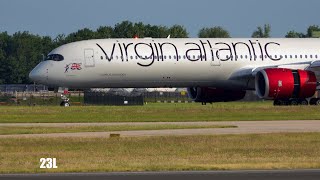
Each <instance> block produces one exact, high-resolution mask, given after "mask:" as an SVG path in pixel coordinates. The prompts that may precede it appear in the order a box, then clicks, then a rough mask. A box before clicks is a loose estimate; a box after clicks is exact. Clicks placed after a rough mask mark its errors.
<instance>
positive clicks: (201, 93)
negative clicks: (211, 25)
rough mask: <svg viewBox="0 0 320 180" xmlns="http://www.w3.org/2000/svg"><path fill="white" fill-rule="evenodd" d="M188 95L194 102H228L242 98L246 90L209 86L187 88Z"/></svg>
mask: <svg viewBox="0 0 320 180" xmlns="http://www.w3.org/2000/svg"><path fill="white" fill-rule="evenodd" d="M188 94H189V97H190V98H191V99H192V100H194V101H195V102H209V103H211V102H228V101H237V100H241V99H243V98H244V96H245V95H246V91H233V90H224V89H216V88H210V87H192V88H188Z"/></svg>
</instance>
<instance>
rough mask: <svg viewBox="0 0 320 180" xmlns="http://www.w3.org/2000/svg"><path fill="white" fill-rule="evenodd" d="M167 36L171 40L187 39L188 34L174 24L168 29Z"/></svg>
mask: <svg viewBox="0 0 320 180" xmlns="http://www.w3.org/2000/svg"><path fill="white" fill-rule="evenodd" d="M169 35H170V37H171V38H187V37H188V32H187V30H186V28H185V27H183V26H180V25H177V24H176V25H173V26H172V27H170V28H169Z"/></svg>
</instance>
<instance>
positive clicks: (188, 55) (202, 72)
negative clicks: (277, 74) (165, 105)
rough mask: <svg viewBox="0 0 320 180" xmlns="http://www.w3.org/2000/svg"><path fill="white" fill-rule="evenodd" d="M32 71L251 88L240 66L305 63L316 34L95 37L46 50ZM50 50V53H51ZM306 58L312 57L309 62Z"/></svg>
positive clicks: (44, 79) (95, 82)
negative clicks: (283, 36) (281, 36)
mask: <svg viewBox="0 0 320 180" xmlns="http://www.w3.org/2000/svg"><path fill="white" fill-rule="evenodd" d="M50 54H59V55H62V56H63V60H61V61H55V60H51V59H49V60H46V61H43V62H41V63H40V64H39V65H38V66H37V67H36V68H35V69H34V70H33V71H32V72H31V73H30V77H31V78H32V79H33V80H34V81H36V82H39V83H43V84H47V85H50V86H58V87H68V88H100V87H110V88H112V87H127V88H129V87H198V86H200V87H222V88H232V89H254V86H252V85H249V83H248V81H246V80H237V78H233V77H237V75H238V74H237V73H239V72H241V71H240V70H242V69H252V68H259V67H268V66H275V65H276V66H283V67H286V68H294V69H305V68H307V67H308V63H306V62H313V61H316V60H319V58H320V40H319V39H191V38H189V39H96V40H87V41H80V42H75V43H70V44H66V45H63V46H60V47H58V48H57V49H55V50H53V51H52V52H50ZM50 54H49V55H50ZM309 64H310V63H309Z"/></svg>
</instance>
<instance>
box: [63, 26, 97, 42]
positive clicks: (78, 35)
mask: <svg viewBox="0 0 320 180" xmlns="http://www.w3.org/2000/svg"><path fill="white" fill-rule="evenodd" d="M94 38H95V32H93V31H92V30H90V29H88V28H84V29H80V30H79V31H77V32H75V33H71V34H70V35H68V36H67V37H66V38H65V43H70V42H75V41H81V40H88V39H94Z"/></svg>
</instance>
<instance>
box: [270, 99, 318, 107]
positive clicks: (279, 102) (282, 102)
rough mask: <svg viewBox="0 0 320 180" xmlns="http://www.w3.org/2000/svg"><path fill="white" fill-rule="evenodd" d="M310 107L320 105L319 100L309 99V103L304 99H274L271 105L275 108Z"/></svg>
mask: <svg viewBox="0 0 320 180" xmlns="http://www.w3.org/2000/svg"><path fill="white" fill-rule="evenodd" d="M308 104H310V105H320V98H311V99H310V101H309V102H308V100H306V99H300V98H291V99H276V100H274V102H273V105H275V106H298V105H302V106H307V105H308Z"/></svg>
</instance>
